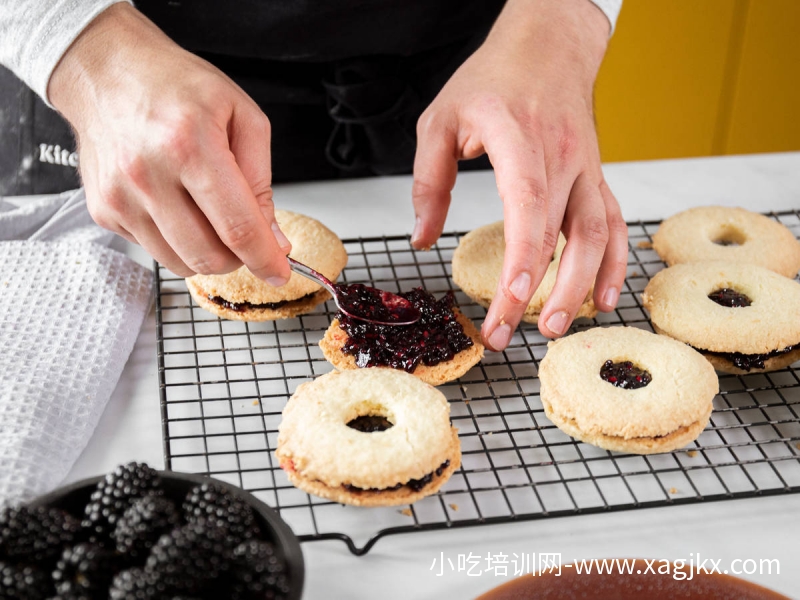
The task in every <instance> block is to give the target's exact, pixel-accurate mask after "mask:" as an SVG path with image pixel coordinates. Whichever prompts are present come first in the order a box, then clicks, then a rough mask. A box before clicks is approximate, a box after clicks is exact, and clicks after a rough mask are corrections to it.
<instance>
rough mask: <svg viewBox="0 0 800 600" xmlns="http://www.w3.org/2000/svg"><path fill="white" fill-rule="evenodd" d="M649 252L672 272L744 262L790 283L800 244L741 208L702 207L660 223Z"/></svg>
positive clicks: (775, 225)
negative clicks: (678, 268)
mask: <svg viewBox="0 0 800 600" xmlns="http://www.w3.org/2000/svg"><path fill="white" fill-rule="evenodd" d="M653 249H654V250H655V251H656V252H657V253H658V255H659V256H660V257H661V258H662V260H663V261H664V262H666V263H667V265H670V266H672V265H675V264H680V263H687V262H698V261H709V260H723V261H729V262H746V263H752V264H756V265H759V266H761V267H764V268H766V269H769V270H771V271H775V272H776V273H779V274H781V275H783V276H784V277H791V278H793V277H795V276H796V275H797V272H798V270H800V241H798V240H797V238H796V237H795V235H794V234H793V233H792V232H791V230H790V229H789V228H788V227H786V226H785V225H783V224H782V223H779V222H778V221H776V220H775V219H771V218H769V217H767V216H765V215H762V214H759V213H756V212H752V211H749V210H746V209H744V208H737V207H727V206H700V207H695V208H690V209H688V210H685V211H683V212H680V213H677V214H675V215H673V216H671V217H669V218H668V219H665V220H664V221H663V222H662V223H661V225H660V226H659V228H658V231H657V232H656V233H655V234H654V235H653Z"/></svg>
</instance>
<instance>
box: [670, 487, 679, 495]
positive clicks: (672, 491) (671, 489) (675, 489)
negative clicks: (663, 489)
mask: <svg viewBox="0 0 800 600" xmlns="http://www.w3.org/2000/svg"><path fill="white" fill-rule="evenodd" d="M669 493H670V494H677V493H678V488H674V487H671V488H669Z"/></svg>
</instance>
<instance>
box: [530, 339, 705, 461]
mask: <svg viewBox="0 0 800 600" xmlns="http://www.w3.org/2000/svg"><path fill="white" fill-rule="evenodd" d="M539 381H540V384H541V387H540V398H541V401H542V406H543V407H544V412H545V415H546V416H547V418H549V419H550V420H551V421H552V422H553V424H554V425H556V427H558V428H559V429H561V430H562V431H563V432H565V433H566V434H567V435H570V436H572V437H574V438H576V439H579V440H581V441H583V442H586V443H588V444H592V445H594V446H598V447H600V448H604V449H606V450H613V451H618V452H629V453H633V454H655V453H660V452H669V451H672V450H677V449H678V448H682V447H684V446H686V445H687V444H689V443H691V442H692V441H694V440H695V439H697V437H698V436H699V435H700V433H701V432H702V431H703V429H704V428H705V427H706V425H707V424H708V421H709V417H710V415H711V410H712V402H713V399H714V396H715V395H716V394H717V392H718V391H719V380H718V379H717V376H716V373H715V372H714V369H713V368H712V367H711V365H710V364H709V363H708V361H706V360H705V359H704V358H703V357H702V355H701V354H700V353H699V352H697V351H695V350H693V349H692V348H690V347H689V346H687V345H686V344H682V343H681V342H678V341H676V340H673V339H671V338H668V337H666V336H661V335H657V334H655V333H651V332H649V331H644V330H642V329H638V328H635V327H605V328H604V327H594V328H592V329H588V330H585V331H581V332H579V333H575V334H572V335H569V336H566V337H564V338H561V339H558V340H555V341H552V342H550V343H549V344H548V348H547V353H546V354H545V356H544V358H543V359H542V362H541V363H540V365H539Z"/></svg>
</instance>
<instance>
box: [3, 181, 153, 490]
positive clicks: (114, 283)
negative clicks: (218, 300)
mask: <svg viewBox="0 0 800 600" xmlns="http://www.w3.org/2000/svg"><path fill="white" fill-rule="evenodd" d="M112 239H113V234H110V233H108V232H106V231H104V230H102V229H100V228H99V227H97V225H95V224H94V223H93V222H92V220H91V217H90V216H89V213H88V211H87V209H86V202H85V197H84V195H83V191H82V190H77V191H74V192H70V193H65V194H58V195H53V196H47V197H37V198H27V199H26V198H22V197H17V198H5V199H3V198H0V505H2V504H4V503H7V502H10V501H19V500H28V499H30V498H32V497H34V496H36V495H39V494H42V493H45V492H47V491H50V490H51V489H53V488H55V487H57V486H58V485H59V483H60V482H61V481H62V480H63V479H64V477H65V476H66V475H67V473H68V472H69V470H70V468H71V467H72V465H73V464H74V462H75V460H76V459H77V458H78V456H79V455H80V453H81V451H82V450H83V448H84V447H85V446H86V444H87V442H88V441H89V438H90V437H91V435H92V432H93V431H94V428H95V427H96V425H97V422H98V420H99V419H100V415H101V414H102V412H103V410H104V409H105V406H106V404H107V403H108V400H109V398H110V397H111V393H112V392H113V390H114V387H115V386H116V384H117V380H118V379H119V376H120V373H121V372H122V369H123V367H124V365H125V362H126V361H127V359H128V356H129V355H130V352H131V350H132V348H133V344H134V342H135V341H136V338H137V336H138V333H139V329H140V328H141V325H142V322H143V320H144V316H145V315H146V314H147V311H148V309H149V306H150V302H151V289H152V272H151V271H150V270H148V269H146V268H144V267H142V266H141V265H139V264H137V263H135V262H134V261H132V260H130V259H129V258H127V257H126V256H124V255H123V254H121V253H119V252H116V251H115V250H111V249H110V248H108V247H106V246H107V245H108V244H109V243H110V242H111V240H112Z"/></svg>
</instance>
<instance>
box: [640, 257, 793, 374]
mask: <svg viewBox="0 0 800 600" xmlns="http://www.w3.org/2000/svg"><path fill="white" fill-rule="evenodd" d="M642 300H643V304H644V307H645V308H646V309H647V310H648V312H649V313H650V319H651V321H652V324H653V329H654V330H655V331H656V332H658V333H661V334H664V335H667V336H670V337H672V338H675V339H676V340H679V341H681V342H683V343H685V344H688V345H690V346H692V347H693V348H695V349H696V350H698V351H699V352H701V353H702V354H703V355H704V356H705V357H706V358H707V359H708V360H709V361H710V362H711V364H712V365H713V366H714V367H715V368H716V369H717V370H718V371H721V372H725V373H733V374H737V375H741V374H744V373H763V372H768V371H775V370H778V369H782V368H784V367H786V366H788V365H790V364H792V363H794V362H796V361H797V360H800V283H798V282H797V281H794V280H792V279H789V278H787V277H783V276H782V275H778V274H777V273H775V272H773V271H770V270H769V269H766V268H764V267H760V266H757V265H753V264H748V263H731V262H723V261H710V262H698V263H685V264H677V265H674V266H672V267H668V268H666V269H663V270H662V271H659V272H658V273H656V275H655V276H654V277H653V278H652V279H651V280H650V282H649V283H648V284H647V287H645V289H644V292H643V294H642Z"/></svg>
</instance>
